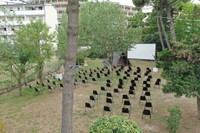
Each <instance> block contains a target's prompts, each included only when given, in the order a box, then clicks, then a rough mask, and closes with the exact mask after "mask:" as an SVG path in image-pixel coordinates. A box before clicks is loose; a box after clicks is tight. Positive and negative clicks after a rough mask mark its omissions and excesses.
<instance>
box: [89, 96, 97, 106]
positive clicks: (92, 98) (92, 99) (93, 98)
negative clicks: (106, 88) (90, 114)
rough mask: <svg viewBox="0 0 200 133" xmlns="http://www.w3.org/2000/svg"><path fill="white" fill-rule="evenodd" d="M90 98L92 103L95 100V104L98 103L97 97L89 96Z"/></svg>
mask: <svg viewBox="0 0 200 133" xmlns="http://www.w3.org/2000/svg"><path fill="white" fill-rule="evenodd" d="M90 100H91V101H93V102H94V104H95V102H97V104H98V99H97V98H95V97H94V96H90Z"/></svg>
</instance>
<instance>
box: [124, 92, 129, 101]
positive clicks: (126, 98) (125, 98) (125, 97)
mask: <svg viewBox="0 0 200 133" xmlns="http://www.w3.org/2000/svg"><path fill="white" fill-rule="evenodd" d="M128 99H129V98H128V95H126V94H123V95H122V102H123V101H124V100H128Z"/></svg>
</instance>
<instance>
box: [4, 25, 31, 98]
mask: <svg viewBox="0 0 200 133" xmlns="http://www.w3.org/2000/svg"><path fill="white" fill-rule="evenodd" d="M24 28H25V27H22V28H21V29H20V30H18V31H17V32H16V36H15V41H14V42H13V41H12V42H9V41H2V42H1V47H0V61H1V64H0V65H1V68H3V70H4V71H8V72H10V74H11V75H12V76H13V77H14V78H15V79H16V80H17V84H18V88H19V95H20V96H22V81H23V79H24V75H25V73H26V72H27V70H28V69H26V68H27V67H28V65H29V64H30V63H31V62H32V59H33V57H34V53H33V49H34V47H33V45H31V43H29V42H27V41H21V40H22V39H25V36H26V35H27V34H30V32H27V31H26V30H24Z"/></svg>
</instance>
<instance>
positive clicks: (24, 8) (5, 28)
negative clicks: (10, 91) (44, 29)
mask: <svg viewBox="0 0 200 133" xmlns="http://www.w3.org/2000/svg"><path fill="white" fill-rule="evenodd" d="M13 1H14V2H13ZM16 1H17V0H11V1H9V2H8V1H7V2H5V3H0V39H7V36H10V37H12V36H13V35H14V31H15V30H16V29H18V28H19V27H20V26H22V25H26V24H28V23H30V22H31V21H34V20H37V19H41V20H43V22H45V23H46V24H47V25H48V26H49V27H50V32H55V31H56V30H57V26H58V20H57V11H56V9H55V8H54V6H52V4H49V3H45V4H30V3H29V4H27V3H25V2H22V1H19V2H16ZM10 37H9V38H10Z"/></svg>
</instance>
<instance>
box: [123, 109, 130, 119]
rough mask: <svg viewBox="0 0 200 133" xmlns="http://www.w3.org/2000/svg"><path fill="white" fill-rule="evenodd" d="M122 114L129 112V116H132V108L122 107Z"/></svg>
mask: <svg viewBox="0 0 200 133" xmlns="http://www.w3.org/2000/svg"><path fill="white" fill-rule="evenodd" d="M122 114H128V118H130V116H131V112H130V110H129V109H128V108H125V107H123V108H122Z"/></svg>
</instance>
